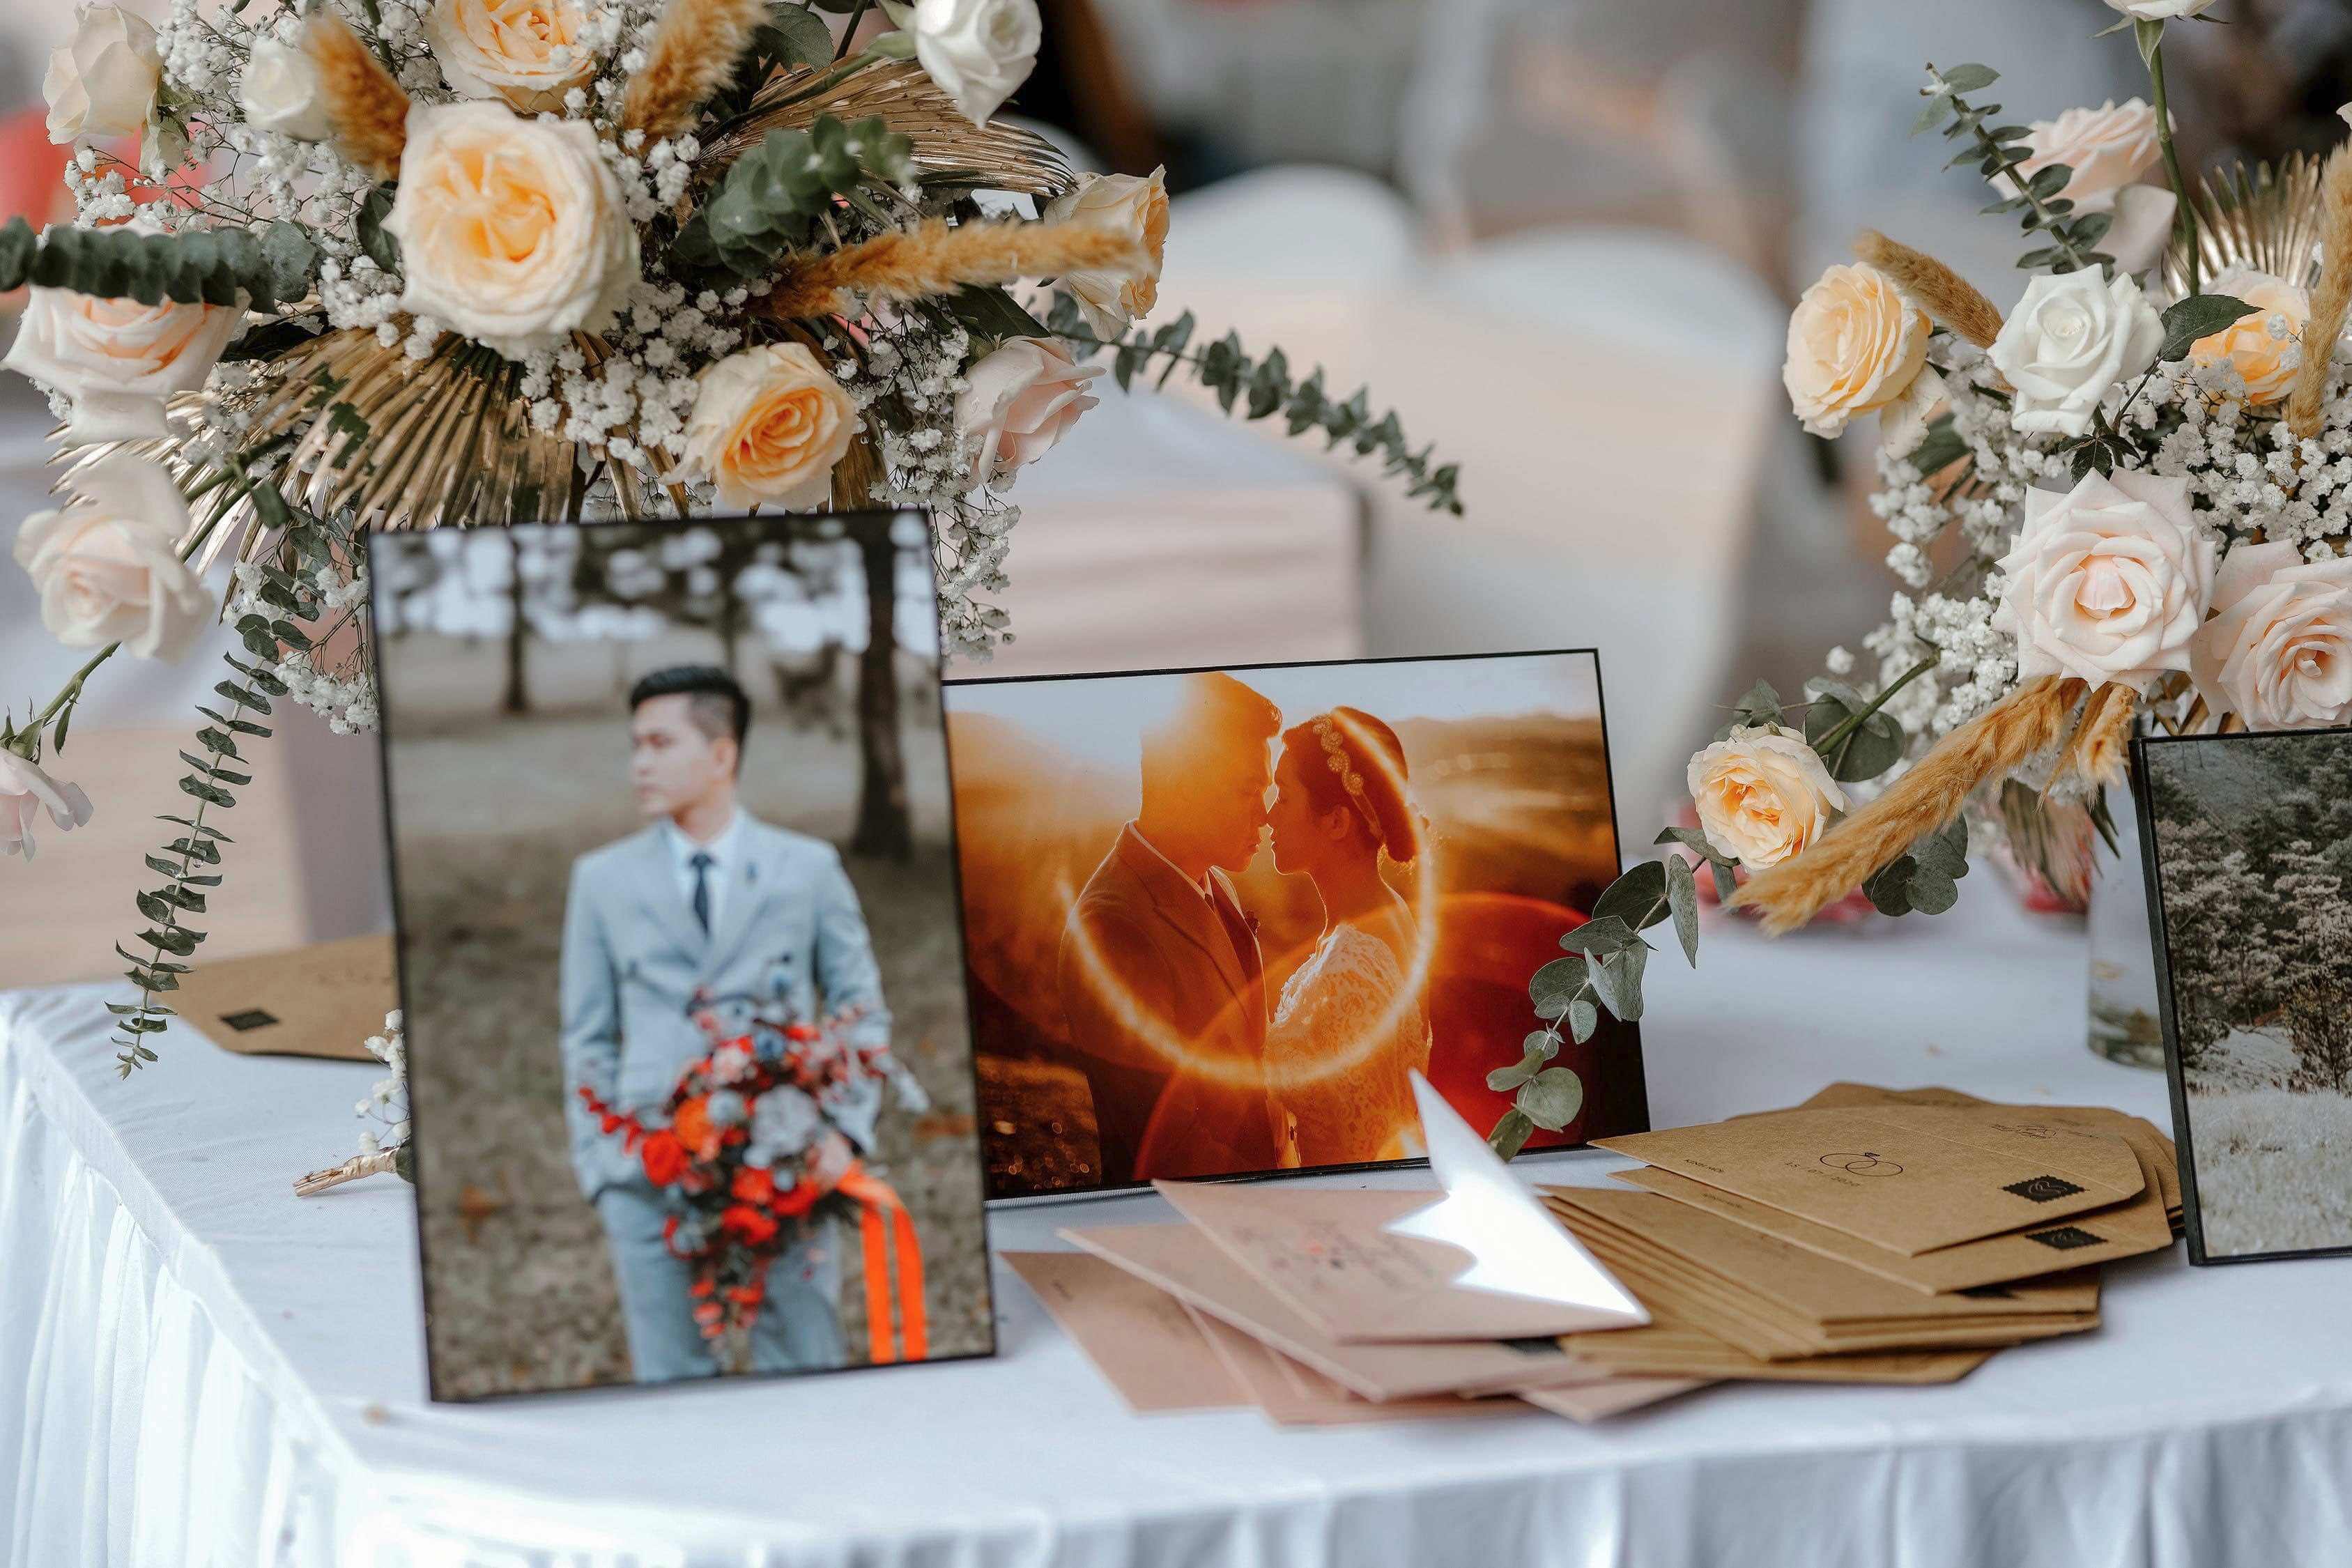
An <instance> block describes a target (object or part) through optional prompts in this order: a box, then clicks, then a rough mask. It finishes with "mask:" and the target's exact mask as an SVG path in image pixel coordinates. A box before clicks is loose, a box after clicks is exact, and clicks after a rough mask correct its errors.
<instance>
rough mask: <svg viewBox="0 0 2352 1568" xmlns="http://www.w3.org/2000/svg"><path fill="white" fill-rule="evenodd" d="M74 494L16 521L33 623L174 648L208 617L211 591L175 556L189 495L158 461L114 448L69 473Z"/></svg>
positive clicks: (89, 641)
mask: <svg viewBox="0 0 2352 1568" xmlns="http://www.w3.org/2000/svg"><path fill="white" fill-rule="evenodd" d="M66 483H67V486H68V488H69V489H71V490H72V491H73V494H74V499H73V500H71V501H70V502H68V504H67V505H65V506H63V507H61V508H59V509H58V510H55V511H42V512H36V513H34V514H33V515H32V516H31V517H28V518H26V520H25V522H24V526H22V527H21V528H19V529H18V530H17V531H16V563H17V564H18V565H20V566H22V567H23V568H24V569H25V571H26V574H27V575H29V576H30V577H31V578H32V579H33V586H34V587H35V588H37V589H38V590H39V592H40V595H41V624H42V625H43V626H47V627H48V628H49V631H50V634H51V635H52V636H54V637H56V638H57V639H58V641H59V642H61V643H63V644H65V645H66V646H67V647H105V646H106V645H107V644H109V643H116V642H119V643H121V645H122V647H123V648H124V650H125V651H126V652H129V653H134V654H137V655H138V656H139V657H140V658H166V659H169V658H179V657H180V656H181V655H182V654H184V653H185V652H187V650H188V645H189V644H190V643H192V642H194V640H195V638H196V637H197V636H198V634H200V633H201V632H203V630H204V629H205V626H207V625H209V624H210V623H211V620H212V608H213V605H212V595H210V594H208V593H206V592H205V585H204V584H202V583H200V582H198V581H197V580H196V575H195V574H194V573H193V572H191V571H189V570H188V566H187V563H185V562H184V561H182V560H181V559H180V540H181V538H182V537H183V536H184V534H185V533H186V532H187V530H188V522H189V518H188V503H187V502H186V500H184V499H183V498H182V497H181V495H180V490H179V487H178V486H177V485H175V484H173V482H172V476H171V475H170V474H169V473H167V472H165V471H164V469H163V467H162V465H160V464H157V463H152V462H150V461H148V460H147V459H146V458H134V457H131V456H130V455H129V454H127V453H121V452H117V453H114V454H112V455H110V456H109V457H106V458H100V460H99V461H97V462H95V463H92V464H90V465H89V467H88V468H82V469H80V470H79V471H78V472H76V473H75V474H74V475H73V476H72V477H71V478H70V479H68V480H67V481H66Z"/></svg>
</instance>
